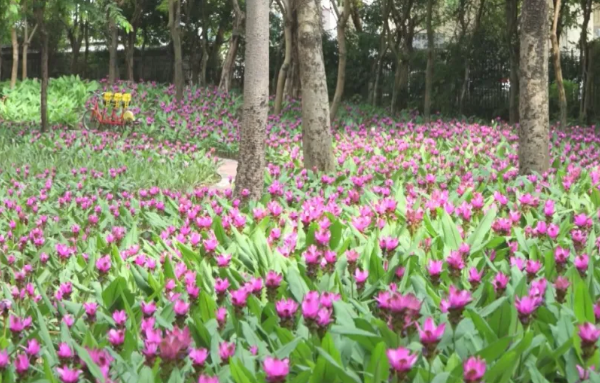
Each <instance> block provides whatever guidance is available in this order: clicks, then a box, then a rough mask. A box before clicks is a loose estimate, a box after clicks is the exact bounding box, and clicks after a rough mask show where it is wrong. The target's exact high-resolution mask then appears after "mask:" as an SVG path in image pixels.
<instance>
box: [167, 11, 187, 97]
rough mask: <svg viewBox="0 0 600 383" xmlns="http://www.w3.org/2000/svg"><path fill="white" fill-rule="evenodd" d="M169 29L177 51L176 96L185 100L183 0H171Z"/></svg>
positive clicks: (175, 51) (174, 48)
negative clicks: (182, 46) (182, 27)
mask: <svg viewBox="0 0 600 383" xmlns="http://www.w3.org/2000/svg"><path fill="white" fill-rule="evenodd" d="M169 29H170V30H171V39H172V40H173V50H174V53H175V64H174V65H175V78H174V82H175V98H176V99H177V101H181V100H183V87H184V79H183V52H182V49H181V0H169Z"/></svg>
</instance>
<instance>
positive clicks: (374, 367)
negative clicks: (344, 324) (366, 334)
mask: <svg viewBox="0 0 600 383" xmlns="http://www.w3.org/2000/svg"><path fill="white" fill-rule="evenodd" d="M389 375H390V365H389V362H388V358H387V356H386V346H385V343H383V342H380V343H379V344H377V346H376V347H375V350H373V353H372V354H371V360H370V361H369V365H368V367H367V374H365V383H381V382H387V380H388V377H389Z"/></svg>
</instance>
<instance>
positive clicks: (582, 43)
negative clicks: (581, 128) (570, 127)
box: [579, 0, 592, 123]
mask: <svg viewBox="0 0 600 383" xmlns="http://www.w3.org/2000/svg"><path fill="white" fill-rule="evenodd" d="M581 9H582V10H583V23H582V24H581V37H580V38H579V54H580V62H581V85H580V89H581V101H580V104H579V120H580V121H581V123H585V122H586V121H587V110H586V108H585V105H586V100H585V96H586V93H587V92H586V89H587V81H588V76H587V69H588V58H589V53H590V52H589V46H588V45H589V44H588V36H587V34H588V26H589V23H590V17H591V14H592V0H581Z"/></svg>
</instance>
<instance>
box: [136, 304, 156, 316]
mask: <svg viewBox="0 0 600 383" xmlns="http://www.w3.org/2000/svg"><path fill="white" fill-rule="evenodd" d="M140 307H141V308H142V313H143V314H144V316H145V317H151V316H152V315H154V313H155V312H156V303H154V302H149V303H146V302H142V303H140Z"/></svg>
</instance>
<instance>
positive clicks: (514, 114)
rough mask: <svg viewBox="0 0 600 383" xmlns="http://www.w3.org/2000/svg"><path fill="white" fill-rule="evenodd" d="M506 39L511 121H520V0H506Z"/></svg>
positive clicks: (512, 122) (514, 122) (513, 122)
mask: <svg viewBox="0 0 600 383" xmlns="http://www.w3.org/2000/svg"><path fill="white" fill-rule="evenodd" d="M505 11H506V12H505V13H506V41H507V46H508V52H509V59H510V89H509V96H508V97H509V107H508V109H509V110H508V113H509V121H510V123H511V124H516V123H517V122H519V26H518V15H519V0H506V4H505Z"/></svg>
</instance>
